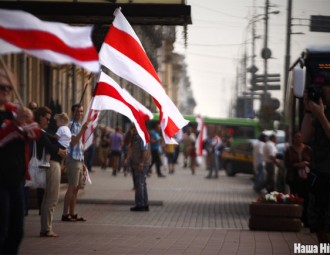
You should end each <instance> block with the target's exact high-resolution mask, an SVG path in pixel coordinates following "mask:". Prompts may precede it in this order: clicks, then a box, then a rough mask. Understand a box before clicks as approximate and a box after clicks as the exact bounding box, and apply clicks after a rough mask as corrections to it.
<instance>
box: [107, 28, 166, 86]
mask: <svg viewBox="0 0 330 255" xmlns="http://www.w3.org/2000/svg"><path fill="white" fill-rule="evenodd" d="M104 42H105V43H107V44H109V45H110V46H111V47H113V48H115V49H116V50H118V51H119V52H121V53H122V54H124V55H125V56H126V57H128V58H130V59H131V60H132V61H134V62H135V63H137V64H138V65H140V66H141V67H142V68H143V69H145V70H146V71H147V72H148V73H149V74H150V75H152V76H153V77H154V78H155V79H156V80H157V81H158V82H159V84H161V81H160V79H159V77H158V74H157V73H156V71H155V68H154V67H153V65H152V63H151V62H150V60H149V58H148V56H147V55H146V53H145V52H144V50H143V48H142V47H141V45H140V44H139V43H138V42H137V41H136V40H135V39H134V38H133V37H132V36H131V35H129V34H127V33H126V32H123V31H121V30H119V29H117V28H116V27H114V26H111V28H110V29H109V32H108V34H107V36H106V37H105V39H104ZM128 45H129V47H127V46H128Z"/></svg>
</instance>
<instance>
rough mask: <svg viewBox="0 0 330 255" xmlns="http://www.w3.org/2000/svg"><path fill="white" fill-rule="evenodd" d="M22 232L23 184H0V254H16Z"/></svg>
mask: <svg viewBox="0 0 330 255" xmlns="http://www.w3.org/2000/svg"><path fill="white" fill-rule="evenodd" d="M23 232H24V182H23V181H22V182H21V183H19V184H15V185H6V184H0V254H17V253H18V248H19V245H20V243H21V241H22V239H23Z"/></svg>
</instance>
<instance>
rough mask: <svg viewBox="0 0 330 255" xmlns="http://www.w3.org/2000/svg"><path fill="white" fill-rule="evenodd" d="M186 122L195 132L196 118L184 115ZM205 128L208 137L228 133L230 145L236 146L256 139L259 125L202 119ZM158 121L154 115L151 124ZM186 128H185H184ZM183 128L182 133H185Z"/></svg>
mask: <svg viewBox="0 0 330 255" xmlns="http://www.w3.org/2000/svg"><path fill="white" fill-rule="evenodd" d="M183 117H184V118H185V119H186V120H188V121H189V124H188V125H187V127H192V129H193V130H195V131H196V130H197V122H196V119H197V116H196V115H184V116H183ZM203 119H204V123H205V126H206V127H207V130H208V135H210V134H211V133H212V132H216V133H217V134H218V135H224V134H226V133H230V134H231V136H232V140H231V144H232V145H233V144H237V143H238V142H241V141H243V140H246V139H256V138H257V137H258V135H259V134H260V125H259V121H258V120H254V119H245V118H211V117H203ZM158 120H159V114H158V113H155V114H154V119H153V120H151V122H155V121H158ZM185 128H186V127H185ZM185 128H184V130H183V131H185Z"/></svg>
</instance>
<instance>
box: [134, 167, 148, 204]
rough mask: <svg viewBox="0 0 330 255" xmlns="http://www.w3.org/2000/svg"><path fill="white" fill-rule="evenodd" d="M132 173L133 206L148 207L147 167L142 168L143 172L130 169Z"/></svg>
mask: <svg viewBox="0 0 330 255" xmlns="http://www.w3.org/2000/svg"><path fill="white" fill-rule="evenodd" d="M132 170H133V172H134V175H133V176H134V188H135V205H136V206H137V207H144V206H148V205H149V202H148V190H147V182H146V179H147V172H148V167H144V169H143V172H139V171H137V170H136V169H132Z"/></svg>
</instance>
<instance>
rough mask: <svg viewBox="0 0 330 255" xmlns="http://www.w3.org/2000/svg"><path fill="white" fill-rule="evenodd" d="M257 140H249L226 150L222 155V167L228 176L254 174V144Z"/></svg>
mask: <svg viewBox="0 0 330 255" xmlns="http://www.w3.org/2000/svg"><path fill="white" fill-rule="evenodd" d="M255 142H257V140H256V139H248V140H246V141H243V142H240V143H238V144H236V145H234V146H232V147H230V148H225V149H224V151H223V152H222V155H221V159H222V161H221V165H222V166H223V168H224V169H225V171H226V174H227V176H235V174H237V173H244V174H253V144H254V143H255Z"/></svg>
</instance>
